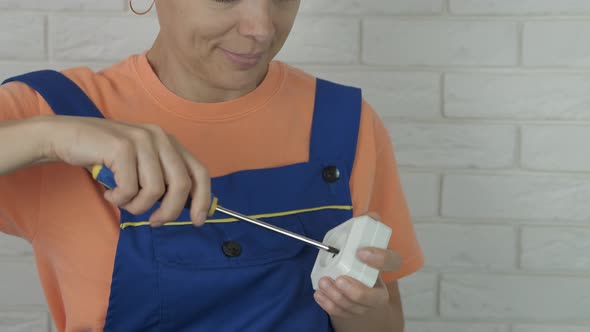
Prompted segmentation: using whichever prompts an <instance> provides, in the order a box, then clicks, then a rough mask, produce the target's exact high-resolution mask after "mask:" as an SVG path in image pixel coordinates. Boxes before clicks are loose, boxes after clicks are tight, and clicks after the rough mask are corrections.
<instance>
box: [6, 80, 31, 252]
mask: <svg viewBox="0 0 590 332" xmlns="http://www.w3.org/2000/svg"><path fill="white" fill-rule="evenodd" d="M39 109H40V104H39V98H38V95H37V93H36V92H35V91H34V90H32V89H31V88H30V87H28V86H26V85H24V84H22V83H8V84H5V85H2V86H0V121H10V120H22V119H25V118H28V117H32V116H36V115H39ZM28 134H30V133H26V132H23V133H22V135H28ZM14 144H18V142H15V143H14ZM40 188H41V167H29V168H25V169H20V170H18V171H15V172H11V173H9V174H5V175H0V232H3V233H7V234H11V235H15V236H19V237H22V238H24V239H27V240H29V241H32V238H33V236H34V233H35V228H36V224H37V220H38V213H39V198H40Z"/></svg>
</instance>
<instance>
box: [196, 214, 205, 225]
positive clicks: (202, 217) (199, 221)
mask: <svg viewBox="0 0 590 332" xmlns="http://www.w3.org/2000/svg"><path fill="white" fill-rule="evenodd" d="M206 220H207V214H206V213H205V212H203V211H201V212H199V213H197V217H196V218H195V223H196V224H197V226H202V225H203V224H204V223H205V221H206Z"/></svg>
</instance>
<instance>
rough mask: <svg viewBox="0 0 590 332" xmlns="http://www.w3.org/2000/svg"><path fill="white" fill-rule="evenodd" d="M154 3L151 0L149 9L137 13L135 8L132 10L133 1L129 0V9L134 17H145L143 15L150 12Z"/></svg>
mask: <svg viewBox="0 0 590 332" xmlns="http://www.w3.org/2000/svg"><path fill="white" fill-rule="evenodd" d="M155 2H156V1H155V0H152V4H151V5H150V7H149V8H148V9H147V10H146V11H143V12H138V11H137V10H135V8H133V0H129V8H130V9H131V11H132V12H133V13H134V14H135V15H145V14H147V13H149V12H150V10H152V7H154V3H155Z"/></svg>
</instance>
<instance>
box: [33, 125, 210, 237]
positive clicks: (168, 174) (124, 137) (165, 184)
mask: <svg viewBox="0 0 590 332" xmlns="http://www.w3.org/2000/svg"><path fill="white" fill-rule="evenodd" d="M41 121H45V122H47V123H48V124H49V125H48V126H47V128H51V129H50V130H51V134H50V135H48V136H46V137H50V139H49V140H48V141H47V142H46V143H45V145H44V149H43V150H44V154H45V156H44V160H45V161H63V162H66V163H68V164H72V165H76V166H84V167H87V168H88V169H90V168H91V167H92V166H93V165H95V164H104V165H106V166H107V167H108V168H109V169H111V171H112V172H113V173H114V175H115V181H116V183H117V187H116V188H115V189H113V190H107V191H106V192H105V196H104V197H105V198H106V199H107V200H108V201H110V202H112V203H113V204H116V205H117V206H119V207H121V208H123V209H125V210H127V211H129V212H130V213H132V214H141V213H143V212H145V211H147V210H148V209H149V208H151V207H152V206H153V205H154V203H155V202H156V201H158V200H159V199H160V198H162V196H163V198H162V203H161V206H160V207H159V208H158V209H157V210H156V211H154V213H153V214H152V215H151V217H150V220H149V221H150V223H151V225H152V226H160V225H162V224H164V223H165V222H169V221H173V220H175V219H176V218H177V217H178V216H179V215H180V213H181V211H182V209H183V207H184V205H185V203H186V200H187V198H188V197H189V195H190V196H192V198H193V199H192V205H191V210H190V216H191V220H192V221H193V223H194V224H195V225H197V226H200V225H202V224H204V222H205V219H206V218H207V212H208V210H209V205H210V192H211V179H210V177H209V174H208V171H207V168H206V167H205V166H204V165H203V164H202V163H201V162H200V161H199V160H198V159H197V158H195V157H194V156H193V155H192V154H191V153H190V152H189V151H188V150H187V149H186V148H184V147H183V146H182V145H181V144H180V143H179V142H178V141H177V140H176V139H175V138H174V137H172V136H170V135H169V134H167V133H166V132H165V131H164V130H163V129H161V128H160V127H159V126H157V125H153V124H137V123H126V122H117V121H112V120H108V119H98V118H87V117H71V116H46V117H44V118H43V120H41Z"/></svg>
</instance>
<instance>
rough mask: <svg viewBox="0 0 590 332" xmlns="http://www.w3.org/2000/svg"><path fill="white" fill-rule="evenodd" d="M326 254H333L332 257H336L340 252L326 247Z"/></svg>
mask: <svg viewBox="0 0 590 332" xmlns="http://www.w3.org/2000/svg"><path fill="white" fill-rule="evenodd" d="M328 252H329V253H332V254H334V256H336V255H338V254H339V253H340V250H338V249H336V248H334V247H328Z"/></svg>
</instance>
